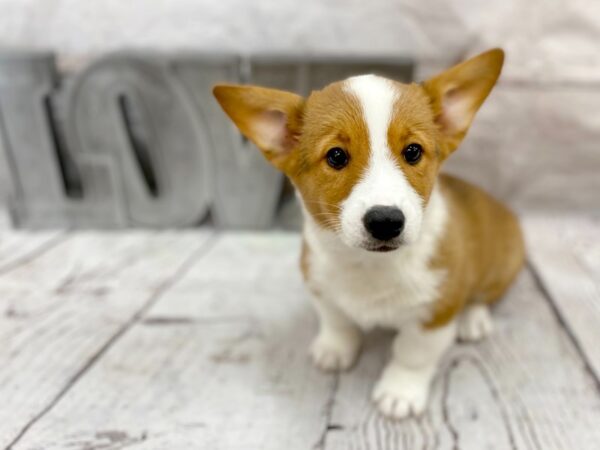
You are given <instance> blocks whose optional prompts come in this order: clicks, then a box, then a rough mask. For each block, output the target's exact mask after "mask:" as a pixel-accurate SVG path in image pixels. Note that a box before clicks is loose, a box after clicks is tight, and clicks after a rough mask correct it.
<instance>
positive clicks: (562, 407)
mask: <svg viewBox="0 0 600 450" xmlns="http://www.w3.org/2000/svg"><path fill="white" fill-rule="evenodd" d="M494 318H495V324H496V331H495V333H494V334H493V335H492V336H491V338H489V339H488V340H486V341H483V342H481V343H479V344H461V345H457V346H456V347H455V348H453V349H452V350H451V351H450V353H449V355H448V356H447V358H446V359H445V363H444V365H443V368H442V370H441V372H440V374H439V375H438V377H437V379H436V380H435V382H434V386H433V391H432V397H431V401H430V407H429V411H428V412H427V414H426V415H425V416H424V417H423V418H421V419H419V420H415V419H413V420H408V421H405V422H402V423H393V422H390V421H388V420H386V419H384V418H382V417H380V416H379V415H378V414H377V413H376V411H375V410H374V408H373V406H372V405H371V402H370V400H369V398H370V392H371V389H372V386H373V382H374V381H375V380H376V377H377V376H378V374H379V373H380V371H381V370H382V368H383V365H384V363H385V360H386V354H387V349H388V345H387V344H389V342H387V341H389V339H388V340H386V339H384V338H383V339H382V337H381V336H378V337H377V339H372V340H371V341H370V342H369V343H368V345H367V353H366V354H364V355H363V357H362V359H361V361H360V363H359V366H358V367H357V369H356V370H355V371H354V372H352V373H351V374H349V375H342V376H341V377H340V379H339V387H338V390H337V392H336V396H335V400H334V402H333V403H332V409H331V413H330V416H331V419H330V423H329V432H328V433H327V435H326V439H325V442H324V448H326V449H344V450H347V449H417V448H419V449H420V448H423V449H433V448H440V449H451V448H453V449H459V448H460V449H461V450H464V449H483V448H486V449H488V448H489V449H510V448H512V449H544V450H546V449H557V450H558V449H563V450H564V449H595V448H599V446H600V427H598V425H599V424H600V395H599V393H598V391H597V388H596V384H595V380H594V379H593V378H592V377H591V376H590V374H589V373H588V372H587V371H586V369H585V367H584V363H583V362H582V361H581V359H580V357H579V354H578V352H577V349H576V348H574V346H573V344H572V343H571V341H570V340H569V338H568V336H567V335H566V333H565V331H564V330H563V329H562V328H561V326H560V324H559V322H558V321H557V319H556V317H555V316H554V314H553V311H552V309H551V308H550V307H549V305H548V304H547V303H546V301H545V299H544V298H543V296H542V294H541V293H540V292H539V291H538V289H537V287H536V284H535V282H534V280H533V278H532V276H531V274H530V273H528V272H526V273H523V274H522V276H521V277H520V279H519V280H518V282H517V284H516V286H515V287H514V288H513V290H512V291H511V292H510V294H509V296H508V298H506V299H505V300H504V301H503V302H501V303H500V304H499V305H498V306H497V308H496V309H495V311H494ZM382 341H385V342H382ZM382 343H385V344H386V345H381V344H382Z"/></svg>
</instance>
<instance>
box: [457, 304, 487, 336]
mask: <svg viewBox="0 0 600 450" xmlns="http://www.w3.org/2000/svg"><path fill="white" fill-rule="evenodd" d="M492 329H493V323H492V316H491V314H490V310H489V308H488V307H487V306H486V305H471V306H469V307H468V308H467V309H465V311H464V312H463V313H462V315H461V316H460V319H459V322H458V338H459V339H460V340H461V341H468V342H474V341H479V340H480V339H483V338H484V337H486V336H489V335H490V333H491V332H492Z"/></svg>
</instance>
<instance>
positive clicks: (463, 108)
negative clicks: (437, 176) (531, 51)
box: [423, 48, 504, 154]
mask: <svg viewBox="0 0 600 450" xmlns="http://www.w3.org/2000/svg"><path fill="white" fill-rule="evenodd" d="M503 62H504V52H503V51H502V50H501V49H499V48H496V49H493V50H489V51H487V52H485V53H482V54H481V55H479V56H476V57H474V58H472V59H469V60H467V61H465V62H463V63H461V64H459V65H457V66H454V67H452V68H451V69H448V70H446V71H445V72H442V73H441V74H439V75H437V76H435V77H433V78H431V79H430V80H427V81H426V82H425V83H423V88H424V89H425V91H426V92H427V94H428V95H429V97H430V98H431V101H432V106H433V110H434V114H435V118H436V122H437V123H438V125H439V127H440V130H441V132H442V135H443V136H444V139H445V141H446V147H447V153H448V154H449V153H450V152H452V151H454V150H455V149H456V147H457V146H458V144H460V142H461V141H462V139H463V138H464V136H465V134H466V133H467V130H468V129H469V126H470V125H471V122H472V121H473V117H474V116H475V113H476V112H477V110H478V109H479V107H480V106H481V105H482V103H483V101H484V100H485V99H486V98H487V96H488V94H489V93H490V91H491V90H492V88H493V87H494V84H496V80H497V79H498V77H499V76H500V71H501V70H502V64H503Z"/></svg>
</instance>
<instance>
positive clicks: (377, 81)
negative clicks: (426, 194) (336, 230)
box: [341, 75, 423, 245]
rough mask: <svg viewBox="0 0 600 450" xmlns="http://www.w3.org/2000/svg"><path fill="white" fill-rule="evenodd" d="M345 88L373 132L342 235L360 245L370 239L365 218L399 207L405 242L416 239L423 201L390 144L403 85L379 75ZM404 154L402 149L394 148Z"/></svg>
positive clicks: (344, 206)
mask: <svg viewBox="0 0 600 450" xmlns="http://www.w3.org/2000/svg"><path fill="white" fill-rule="evenodd" d="M344 89H345V90H346V92H348V93H349V94H350V95H352V96H354V97H355V98H356V99H357V100H358V102H359V104H360V106H361V111H362V115H363V120H364V122H365V125H366V128H367V131H368V133H369V145H370V149H369V151H370V156H369V162H368V166H367V167H365V168H364V170H363V173H362V177H361V179H360V180H359V182H358V183H357V184H356V186H354V188H353V190H352V192H351V193H350V195H349V196H348V198H347V199H346V200H345V201H344V203H343V204H342V215H341V219H342V234H343V235H344V236H343V237H344V239H345V240H346V241H347V243H348V244H351V245H360V242H364V240H365V239H368V238H369V236H368V235H367V234H365V233H366V231H365V230H364V227H363V224H362V218H363V216H364V214H365V213H366V212H367V210H368V209H369V208H371V207H373V206H376V205H384V206H395V207H397V208H399V209H400V210H402V212H403V213H404V216H405V218H406V222H405V229H404V233H403V237H404V240H405V241H407V242H412V241H414V240H416V238H417V236H418V234H419V231H420V227H421V221H422V217H423V201H422V199H421V197H420V196H419V194H417V192H416V191H415V190H414V189H413V187H412V186H411V185H410V183H409V182H408V180H407V179H406V177H405V176H404V173H403V172H402V170H401V169H400V167H399V166H398V165H397V163H396V162H395V160H394V158H393V156H392V150H391V149H390V147H389V144H388V129H389V127H390V124H391V121H392V117H393V112H394V104H395V103H396V101H397V100H398V98H400V96H401V95H402V91H401V87H400V85H397V84H394V83H393V82H391V81H390V80H386V79H385V78H382V77H378V76H375V75H363V76H359V77H353V78H349V79H348V80H346V82H345V83H344ZM393 151H395V152H400V151H402V149H393Z"/></svg>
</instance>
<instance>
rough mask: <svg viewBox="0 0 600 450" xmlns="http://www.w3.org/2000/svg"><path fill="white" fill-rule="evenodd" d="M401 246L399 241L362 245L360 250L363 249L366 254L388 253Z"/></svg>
mask: <svg viewBox="0 0 600 450" xmlns="http://www.w3.org/2000/svg"><path fill="white" fill-rule="evenodd" d="M401 245H402V242H401V241H397V240H393V241H386V242H369V243H366V244H364V245H362V248H364V249H365V250H366V251H368V252H374V253H389V252H393V251H394V250H398V248H400V246H401Z"/></svg>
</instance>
